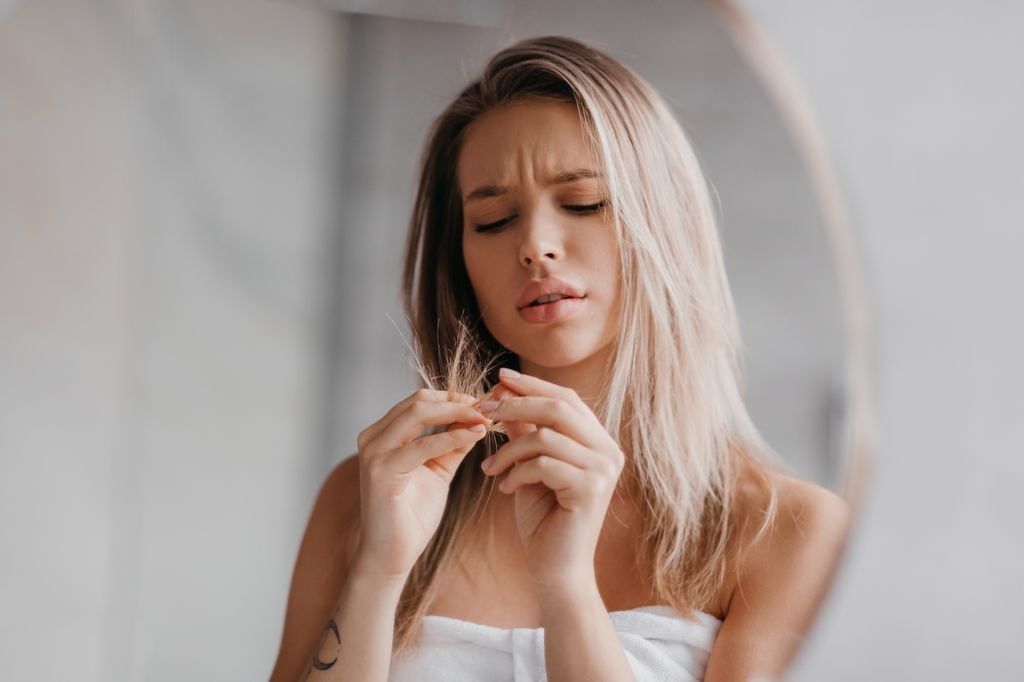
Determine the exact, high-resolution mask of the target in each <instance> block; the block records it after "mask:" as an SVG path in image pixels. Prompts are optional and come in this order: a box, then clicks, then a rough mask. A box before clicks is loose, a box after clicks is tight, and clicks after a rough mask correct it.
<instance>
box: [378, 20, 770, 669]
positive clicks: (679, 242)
mask: <svg viewBox="0 0 1024 682" xmlns="http://www.w3.org/2000/svg"><path fill="white" fill-rule="evenodd" d="M523 100H535V101H550V102H569V103H573V104H575V105H576V107H577V110H578V112H579V115H580V119H581V122H582V124H583V127H584V130H585V132H586V135H587V138H588V141H589V144H590V145H591V147H592V150H594V151H595V152H596V155H597V158H599V159H601V161H602V163H603V171H604V175H605V178H606V181H607V186H608V191H609V199H610V204H611V206H612V207H613V209H614V210H613V211H612V213H613V215H614V226H615V230H616V234H617V236H618V237H619V240H618V241H619V243H620V244H621V249H620V258H621V266H622V279H621V286H622V296H620V301H621V307H620V310H619V320H620V321H621V324H620V326H619V329H618V333H617V338H616V342H615V354H614V361H613V362H612V363H611V365H610V368H609V371H608V373H607V376H606V377H604V383H603V390H602V393H601V396H600V399H599V400H598V405H599V408H598V410H596V412H597V414H598V416H599V417H600V418H601V420H602V423H603V424H604V426H605V428H606V429H607V430H608V432H609V433H610V434H612V435H613V436H615V437H616V438H617V439H618V442H619V445H620V447H621V448H622V450H623V452H624V453H625V454H626V457H627V465H626V468H625V469H624V471H623V474H622V475H623V476H629V477H631V479H632V481H634V482H635V487H636V489H637V490H638V491H639V499H638V500H637V502H638V503H639V507H638V509H637V512H638V518H639V519H640V524H641V525H640V528H639V529H638V530H637V541H638V547H637V557H638V562H639V563H638V566H639V567H640V568H641V570H643V571H645V572H646V575H647V576H648V578H649V580H650V581H651V584H652V586H653V589H654V595H655V597H656V598H657V599H658V600H659V603H663V604H669V605H671V606H673V607H675V608H676V609H677V610H678V611H679V612H680V613H681V614H683V615H684V616H687V617H689V616H692V614H693V611H694V610H695V608H696V607H697V606H698V605H701V604H706V603H709V602H711V601H712V600H713V599H715V597H716V596H717V595H718V594H719V593H720V591H721V589H722V587H723V585H724V583H725V580H726V572H727V569H726V566H727V559H729V557H730V556H731V554H730V553H731V552H732V551H733V547H734V540H735V537H736V535H737V534H736V533H735V529H734V525H735V524H734V519H733V514H732V512H733V510H734V506H735V498H736V495H735V493H736V487H737V477H738V476H739V475H740V473H741V470H742V469H744V465H745V464H746V465H751V468H752V470H753V471H756V472H761V473H762V474H764V472H766V470H767V469H768V468H769V467H773V468H776V469H786V467H785V465H784V464H783V462H782V460H781V458H779V457H778V455H777V454H776V453H775V452H774V451H773V450H771V448H770V447H769V446H768V445H767V444H766V443H765V442H764V440H763V438H762V437H761V435H760V433H759V432H758V430H757V428H756V427H755V426H754V424H753V422H752V420H751V419H750V416H749V414H748V412H747V409H746V406H745V405H744V402H743V397H742V394H743V386H742V371H741V362H740V359H739V355H738V350H739V345H740V338H739V325H738V322H737V318H736V312H735V308H734V304H733V300H732V294H731V292H730V290H729V284H728V281H727V279H726V272H725V265H724V262H723V258H722V248H721V244H720V241H719V237H718V233H717V227H716V221H715V216H714V213H713V208H712V203H711V198H710V194H709V191H708V187H707V184H706V182H705V179H704V176H703V174H702V172H701V169H700V167H699V165H698V162H697V158H696V156H695V154H694V152H693V150H692V148H691V146H690V143H689V141H688V140H687V137H686V135H685V133H684V132H683V129H682V128H681V126H680V125H679V123H678V122H677V121H676V119H675V118H674V116H673V115H672V113H671V111H670V110H669V108H668V107H667V106H666V104H665V103H664V101H663V100H662V98H661V97H660V96H659V95H658V94H657V92H656V91H655V90H654V89H653V88H652V87H651V86H650V85H649V84H648V83H647V82H646V81H644V80H643V79H642V78H641V77H640V76H638V75H637V74H636V73H634V72H633V71H632V70H630V69H629V68H627V67H626V66H624V65H623V64H621V63H619V62H618V61H616V60H614V59H612V58H611V57H609V56H608V55H606V54H604V53H602V52H600V51H598V50H596V49H594V48H592V47H590V46H587V45H585V44H583V43H580V42H578V41H575V40H572V39H569V38H565V37H558V36H550V37H541V38H532V39H527V40H523V41H521V42H518V43H516V44H514V45H511V46H510V47H507V48H505V49H503V50H501V51H500V52H498V53H497V54H495V55H494V56H493V57H492V58H491V59H490V61H489V62H488V63H487V65H486V66H485V67H484V70H483V73H482V74H481V75H480V77H479V78H478V79H476V80H474V81H473V82H472V83H470V84H469V85H468V86H467V87H465V88H464V89H463V90H462V91H461V92H460V93H459V94H458V96H457V97H456V98H455V99H454V101H452V102H451V103H450V104H449V105H448V107H447V108H446V109H445V110H444V111H443V112H442V113H441V114H440V116H439V117H438V118H437V119H436V120H435V121H434V123H433V125H432V127H431V129H430V131H429V134H428V139H427V144H426V146H425V148H424V150H423V156H422V159H421V168H420V176H419V186H418V190H417V194H416V200H415V205H414V208H413V214H412V220H411V224H410V228H409V235H408V242H407V244H406V252H405V262H404V272H403V301H404V305H405V312H406V314H407V316H408V319H409V323H410V326H411V328H412V331H413V334H414V339H415V341H416V348H415V353H416V356H417V358H416V359H417V361H418V363H419V365H420V368H421V370H422V372H421V374H422V380H423V384H424V385H425V386H427V387H430V388H438V387H440V388H447V389H449V390H459V391H462V392H475V393H476V394H477V395H479V394H480V393H483V392H485V391H487V390H489V389H491V388H492V387H493V386H494V385H495V384H496V382H497V376H496V375H497V370H498V368H500V367H503V366H506V367H513V368H517V369H518V358H517V357H516V356H515V355H514V354H512V353H511V352H510V351H508V350H507V349H505V348H503V347H502V346H501V344H500V343H498V342H497V341H496V340H495V339H494V337H493V336H492V335H491V334H490V333H489V332H488V330H487V329H486V327H485V326H484V325H483V323H482V322H481V316H480V311H479V309H478V307H477V302H476V299H475V296H474V294H473V289H472V287H471V285H470V281H469V277H468V275H467V272H466V268H465V264H464V261H463V256H462V247H461V230H462V224H463V215H462V202H461V197H460V194H459V187H458V181H457V176H456V168H457V163H458V158H459V153H460V149H461V146H462V142H463V139H464V135H465V132H466V130H467V128H468V126H469V124H470V123H472V122H473V121H474V120H475V119H476V118H477V117H478V116H480V115H481V114H482V113H484V112H485V111H487V110H489V109H492V108H494V107H499V106H502V105H506V104H510V103H513V102H517V101H523ZM467 368H468V369H467ZM456 384H458V385H456ZM502 442H503V438H502V434H499V433H492V434H490V436H489V437H488V438H487V439H485V440H483V441H481V442H480V443H478V444H477V445H476V446H475V447H474V450H473V451H471V452H470V453H469V454H468V455H467V456H466V458H465V459H464V460H463V462H462V464H461V465H460V467H459V469H458V471H457V472H456V474H455V477H454V479H453V480H452V483H451V488H450V492H449V497H448V502H447V505H446V508H445V512H444V516H443V518H442V520H441V523H440V526H439V528H438V531H437V532H436V533H435V535H434V537H433V538H432V539H431V541H430V543H429V544H428V546H427V548H426V550H425V551H424V552H423V554H422V555H421V556H420V558H419V560H418V561H417V563H416V565H415V566H414V568H413V570H412V572H411V574H410V577H409V580H408V582H407V583H406V585H405V588H404V590H403V593H402V597H401V599H400V602H399V608H398V613H397V615H396V618H395V651H396V653H397V652H398V651H402V650H405V649H406V648H407V647H408V646H410V645H412V644H413V643H414V642H415V641H416V640H418V638H419V633H420V632H421V627H420V625H421V618H422V616H423V615H424V614H425V613H426V612H427V610H428V609H429V607H430V604H431V603H432V601H433V599H434V597H435V596H436V591H437V587H438V586H437V585H435V582H434V578H435V576H437V575H439V574H442V573H444V572H445V571H447V570H448V569H449V568H452V567H454V566H456V563H455V556H456V555H457V553H458V550H459V548H460V547H461V546H462V545H461V544H460V540H461V539H463V538H464V536H465V535H466V531H467V529H470V528H471V527H472V526H473V524H474V513H475V512H476V511H478V510H480V509H481V505H482V504H483V503H484V498H485V496H486V495H488V494H490V492H491V486H488V485H487V481H488V480H489V479H488V477H486V476H484V474H483V473H482V472H481V471H480V467H479V462H480V460H481V459H482V458H483V457H485V456H487V455H488V454H490V453H491V452H493V451H494V450H495V449H497V447H498V446H499V445H500V444H501V443H502ZM761 480H762V481H764V485H765V489H766V490H767V491H768V496H767V498H766V499H768V500H769V502H768V504H767V505H766V508H765V509H764V510H763V511H764V515H763V522H762V523H761V525H760V527H759V528H758V536H760V534H762V533H764V532H765V531H766V530H767V529H768V528H769V527H770V525H771V523H772V522H773V520H774V516H775V511H776V506H777V505H776V493H775V490H774V488H773V487H772V486H771V485H770V483H769V481H770V479H769V477H768V476H767V475H762V476H761ZM491 483H492V484H493V480H491ZM489 537H490V538H493V535H491V536H489Z"/></svg>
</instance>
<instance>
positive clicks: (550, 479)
mask: <svg viewBox="0 0 1024 682" xmlns="http://www.w3.org/2000/svg"><path fill="white" fill-rule="evenodd" d="M586 481H587V478H586V475H585V472H584V471H583V469H580V468H579V467H575V466H573V465H572V464H569V463H568V462H563V461H561V460H559V459H555V458H554V457H548V456H546V455H541V456H540V457H536V458H534V459H531V460H529V461H528V462H523V463H522V464H519V465H517V466H515V467H514V468H513V469H512V470H511V471H509V472H508V476H506V477H505V480H503V481H502V482H501V483H500V484H499V486H498V489H499V490H501V492H503V493H508V494H512V493H514V492H515V491H516V490H517V489H519V487H520V486H524V485H529V484H531V483H540V484H542V485H544V486H545V487H547V488H550V489H551V490H553V491H555V492H556V493H561V494H560V495H559V497H558V501H559V502H560V503H561V502H563V496H565V497H577V498H578V499H583V498H584V497H585V496H586ZM565 493H571V495H569V496H566V495H565Z"/></svg>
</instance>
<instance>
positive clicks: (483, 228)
mask: <svg viewBox="0 0 1024 682" xmlns="http://www.w3.org/2000/svg"><path fill="white" fill-rule="evenodd" d="M607 203H608V202H607V201H599V202H597V203H596V204H586V205H580V204H573V205H569V206H563V208H566V209H568V210H570V211H572V212H573V213H576V214H578V215H589V214H591V213H597V212H598V211H600V210H601V209H602V208H604V207H605V206H606V205H607ZM514 217H515V216H512V217H511V218H503V219H501V220H498V221H497V222H493V223H487V224H485V225H480V224H474V225H473V229H474V231H475V232H490V231H491V230H496V229H498V228H499V227H503V226H504V225H505V224H506V223H507V222H509V221H510V220H512V218H514Z"/></svg>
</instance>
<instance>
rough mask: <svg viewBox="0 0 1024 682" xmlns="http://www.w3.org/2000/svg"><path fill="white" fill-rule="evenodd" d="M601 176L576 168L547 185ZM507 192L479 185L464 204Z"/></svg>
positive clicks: (498, 186) (492, 186)
mask: <svg viewBox="0 0 1024 682" xmlns="http://www.w3.org/2000/svg"><path fill="white" fill-rule="evenodd" d="M600 177H603V174H602V173H600V172H599V171H595V170H591V169H589V168H577V169H576V170H571V171H563V172H561V173H559V174H557V175H555V176H554V177H553V178H551V179H550V180H549V181H548V182H547V183H545V184H547V185H564V184H566V183H569V182H576V181H577V180H588V179H591V178H600ZM506 192H508V187H506V186H504V185H481V186H480V187H477V188H476V189H474V190H473V191H472V192H470V193H469V194H467V195H466V197H465V199H464V201H465V203H467V204H468V203H470V202H472V201H477V200H480V199H489V198H491V197H500V196H501V195H502V194H505V193H506Z"/></svg>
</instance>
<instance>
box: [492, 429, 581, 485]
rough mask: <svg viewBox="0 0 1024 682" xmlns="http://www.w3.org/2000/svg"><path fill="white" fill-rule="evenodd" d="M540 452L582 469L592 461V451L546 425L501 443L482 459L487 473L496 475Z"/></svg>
mask: <svg viewBox="0 0 1024 682" xmlns="http://www.w3.org/2000/svg"><path fill="white" fill-rule="evenodd" d="M538 455H546V456H548V457H554V458H556V459H559V460H561V461H563V462H567V463H568V464H572V465H573V466H575V467H579V468H580V469H585V468H587V466H588V465H592V464H593V462H592V461H591V460H593V453H592V452H591V451H589V450H587V449H586V448H584V447H583V446H582V445H580V444H579V443H577V442H576V441H574V440H573V439H572V438H569V437H568V436H566V435H564V434H561V433H558V432H557V431H555V430H554V429H548V428H543V429H538V430H536V431H534V432H533V433H530V434H528V435H525V436H523V437H521V438H517V439H516V440H514V441H509V442H508V443H506V444H505V445H502V446H501V447H500V448H498V451H497V452H495V453H494V454H493V455H491V456H490V457H488V458H487V459H486V460H484V461H483V462H482V463H481V468H482V467H483V465H486V467H487V468H486V469H484V473H486V474H487V475H488V476H497V475H498V474H500V473H501V472H503V471H505V470H506V469H508V468H509V467H511V466H512V465H513V464H517V465H518V463H522V462H524V461H527V460H530V459H532V458H534V457H536V456H538Z"/></svg>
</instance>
